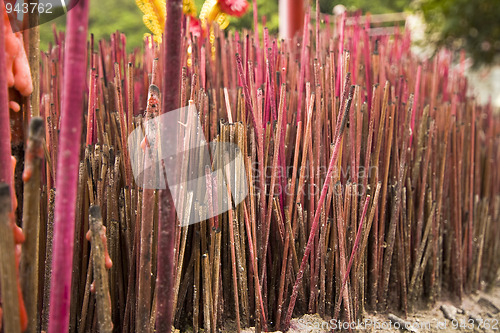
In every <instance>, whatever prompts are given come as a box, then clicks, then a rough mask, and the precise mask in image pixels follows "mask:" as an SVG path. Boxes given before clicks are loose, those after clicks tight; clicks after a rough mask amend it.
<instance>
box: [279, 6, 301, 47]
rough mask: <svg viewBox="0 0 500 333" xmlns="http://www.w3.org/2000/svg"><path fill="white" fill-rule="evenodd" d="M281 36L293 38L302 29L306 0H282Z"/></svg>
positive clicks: (280, 9)
mask: <svg viewBox="0 0 500 333" xmlns="http://www.w3.org/2000/svg"><path fill="white" fill-rule="evenodd" d="M279 11H280V37H281V38H293V36H294V35H295V34H296V33H300V32H301V31H302V25H303V24H304V0H280V2H279Z"/></svg>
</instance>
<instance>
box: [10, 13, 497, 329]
mask: <svg viewBox="0 0 500 333" xmlns="http://www.w3.org/2000/svg"><path fill="white" fill-rule="evenodd" d="M311 16H314V15H311V13H310V12H307V14H306V15H305V18H304V20H305V24H304V30H303V33H302V34H301V36H297V37H295V38H294V39H293V40H279V39H277V37H276V36H273V35H271V34H269V33H268V31H267V29H266V28H264V29H263V34H262V35H261V36H259V34H258V33H257V30H255V32H251V31H243V32H232V31H229V32H223V31H220V30H219V29H217V27H215V26H214V27H213V28H212V29H211V33H210V34H209V36H208V37H207V38H200V39H198V38H193V37H192V36H191V35H190V34H189V33H188V32H187V31H188V29H185V28H183V30H182V35H181V36H180V41H181V42H180V49H181V54H180V62H181V63H180V67H178V68H177V67H175V68H174V69H172V68H171V67H169V66H171V63H170V62H169V63H164V57H163V55H164V52H165V51H164V50H163V48H162V47H161V46H160V45H157V44H156V43H155V41H154V40H153V38H147V39H146V40H145V43H144V48H143V49H142V50H135V51H133V52H131V53H129V52H127V51H126V37H125V36H124V35H123V34H120V33H119V32H117V33H115V34H113V35H111V36H110V39H109V40H102V41H99V42H96V41H94V40H93V38H91V39H90V42H89V43H88V50H87V55H88V56H87V63H88V66H87V68H86V69H85V70H86V77H87V79H86V88H85V89H84V90H85V98H84V110H83V113H84V120H85V124H84V125H83V126H82V127H83V129H82V136H81V148H80V164H79V179H78V184H77V188H76V189H75V191H76V192H75V193H76V201H75V205H76V211H75V229H74V246H73V260H72V263H73V266H72V275H71V290H68V292H69V293H70V295H68V297H69V299H70V305H69V308H68V309H67V311H69V327H70V332H89V331H97V330H98V329H99V330H102V331H111V330H113V331H120V332H148V331H152V330H153V329H154V328H155V327H158V325H159V323H157V322H156V318H157V311H169V310H168V309H172V311H173V317H172V318H173V323H172V324H173V326H174V327H175V328H178V329H180V330H181V331H184V330H187V329H190V330H193V331H195V332H198V331H200V330H202V329H203V330H205V331H209V332H218V331H219V330H223V331H228V332H229V331H238V332H239V331H240V330H241V329H242V328H244V327H249V326H255V327H256V330H257V331H269V330H286V329H288V328H289V325H290V320H291V319H292V318H293V317H298V316H301V315H302V314H304V313H318V314H319V315H320V316H321V317H323V318H325V319H331V318H335V319H343V320H346V321H354V320H357V319H361V318H362V317H363V316H364V315H365V313H367V312H371V311H382V312H383V311H389V310H391V311H398V310H399V311H401V312H403V313H404V314H405V315H406V314H407V313H409V312H410V311H412V309H413V307H414V304H416V303H417V300H418V301H424V302H428V303H430V304H432V303H433V302H435V301H436V300H438V299H440V298H441V297H443V295H447V297H450V295H451V296H452V297H457V298H461V297H462V296H463V295H464V294H465V293H470V292H472V291H474V290H477V289H478V288H481V286H482V285H483V283H484V282H485V283H491V282H493V281H495V279H496V278H497V271H498V268H499V267H500V259H499V258H500V242H499V241H498V240H499V239H500V174H499V173H498V167H495V165H497V164H498V163H500V148H499V147H500V136H499V134H500V117H499V114H498V113H496V114H495V113H494V112H493V109H492V107H491V105H486V106H483V105H479V104H477V103H476V102H475V100H474V98H473V97H471V96H469V95H468V94H467V80H466V78H465V76H464V72H463V63H459V64H458V65H456V66H455V65H453V64H454V63H455V62H454V61H455V58H454V55H453V54H451V53H449V52H447V51H442V52H440V53H438V54H437V55H436V56H435V57H434V58H432V59H425V60H422V59H419V58H417V57H416V56H415V55H414V54H412V52H411V49H410V45H411V41H410V37H409V32H408V31H403V32H400V31H399V30H398V29H396V32H395V34H394V35H378V36H374V35H371V33H370V23H369V19H367V21H366V23H365V24H364V25H361V24H353V25H348V26H346V24H345V22H346V15H345V14H344V15H343V16H342V17H340V18H339V20H337V21H335V24H334V25H331V24H330V23H325V22H323V21H318V20H316V21H314V20H311V19H310V18H311ZM317 17H320V16H319V15H318V16H317ZM326 22H330V20H326ZM255 28H256V29H257V27H255ZM64 44H65V36H64V35H63V34H62V33H57V32H55V33H54V43H53V44H52V45H51V46H50V47H49V50H48V51H47V52H43V53H42V54H41V56H40V61H41V64H40V97H41V103H40V115H41V117H42V119H43V121H44V123H45V134H44V140H43V142H42V143H41V144H42V145H43V150H44V159H43V161H40V162H39V163H38V164H35V165H36V168H37V170H38V172H37V173H36V175H37V176H36V179H37V182H39V184H40V186H33V185H31V186H25V187H24V198H25V200H34V199H33V193H31V192H33V191H40V195H39V196H37V197H39V198H40V200H39V204H35V205H34V206H33V205H31V206H30V205H24V208H23V212H22V214H23V215H27V214H33V212H35V214H36V215H37V216H38V219H39V228H33V227H31V228H28V226H26V228H25V232H26V233H33V232H36V233H38V236H37V238H38V239H39V242H38V244H36V246H35V249H31V250H29V251H30V252H29V253H31V255H32V256H34V258H31V259H32V262H33V265H34V266H33V267H32V269H34V270H35V271H36V272H37V275H36V276H37V280H36V282H37V284H38V286H37V289H36V290H34V291H33V292H34V293H36V294H38V298H35V299H37V302H38V306H37V307H36V308H33V309H34V310H32V311H35V312H34V313H33V312H31V313H29V314H28V315H29V316H34V317H35V318H36V319H35V320H36V322H37V323H38V324H37V325H36V330H43V331H46V330H47V328H48V327H49V316H48V314H49V307H50V305H51V304H49V303H50V302H53V301H54V298H52V297H51V295H52V294H53V293H54V292H55V291H54V290H53V289H54V288H57V284H54V283H52V284H51V281H58V279H59V278H58V276H55V274H56V273H57V272H55V271H51V263H52V260H53V256H54V257H55V256H56V253H55V252H54V251H55V250H56V249H54V251H52V244H53V232H54V215H55V213H56V218H57V214H58V211H57V210H56V208H55V204H57V203H56V201H55V197H56V196H57V194H56V193H57V191H64V189H62V188H56V187H55V180H56V179H57V177H58V175H59V174H60V173H61V172H64V168H65V165H63V164H62V163H59V162H58V161H59V160H60V159H61V158H65V157H64V156H58V153H57V152H58V146H59V145H61V144H64V140H67V138H66V137H65V135H68V134H67V131H66V132H65V130H64V128H61V127H62V126H65V124H64V123H61V122H60V117H61V113H62V112H63V110H64V106H65V105H64V104H63V105H62V108H61V100H62V99H64V98H66V99H67V98H68V96H67V95H65V94H66V92H67V90H66V85H70V84H71V83H69V82H67V77H63V66H65V65H67V64H63V59H64V49H65V48H64ZM462 61H463V60H462ZM165 69H167V70H166V71H165V72H164V70H165ZM80 70H82V68H80ZM175 70H178V73H180V78H181V82H180V86H179V87H178V91H179V92H178V94H177V96H174V98H177V99H178V105H179V106H181V107H183V106H188V107H189V110H194V109H196V110H197V114H198V116H199V119H200V129H202V131H194V132H190V133H189V134H186V133H187V131H188V128H189V126H186V127H185V128H186V129H185V132H184V133H179V137H182V138H186V137H187V138H191V139H192V140H197V139H201V138H202V136H204V138H205V140H206V141H209V142H226V143H227V142H229V143H233V144H234V145H236V146H237V147H238V148H239V152H241V155H242V156H243V163H244V165H243V166H244V167H242V168H237V167H234V166H232V168H233V169H231V167H228V168H227V170H226V171H225V172H226V173H227V175H226V176H227V177H232V176H231V175H236V174H238V173H239V174H240V175H243V177H245V179H246V185H245V186H246V191H247V193H248V195H247V196H246V197H245V198H244V200H243V201H241V202H239V203H237V204H234V203H231V198H232V197H234V194H235V193H234V192H235V191H237V190H238V188H237V189H235V188H230V186H227V187H225V185H224V186H221V184H220V180H221V179H217V177H216V178H214V177H212V176H211V173H212V172H213V171H214V170H211V168H212V166H210V165H202V164H201V162H200V165H199V171H201V172H202V174H204V175H206V177H205V179H204V180H203V181H199V182H198V184H197V186H198V187H197V189H198V190H197V191H194V192H190V193H185V194H184V195H185V198H184V199H183V201H182V202H183V204H182V206H181V208H182V210H183V212H180V211H179V207H178V206H176V208H177V220H176V221H173V220H169V221H166V222H165V221H163V220H162V219H165V216H164V215H163V214H159V212H160V211H162V209H163V208H164V207H162V205H163V202H164V201H163V200H161V198H160V197H161V196H160V195H159V192H160V191H159V190H156V189H151V188H143V187H142V184H141V183H140V182H137V181H136V178H135V177H134V173H133V170H134V165H133V163H134V162H133V161H132V160H131V156H130V152H129V151H128V149H127V147H129V146H130V144H129V142H128V141H127V140H128V137H129V135H130V134H131V133H133V131H134V130H146V129H145V128H146V125H145V124H146V122H147V121H148V120H149V119H151V118H152V117H153V118H154V115H155V112H159V113H162V110H157V109H155V108H160V109H161V108H162V107H163V106H162V104H161V103H160V104H159V105H157V104H155V103H153V102H152V100H154V101H161V95H162V94H165V93H167V90H168V89H171V88H172V87H171V85H172V82H168V81H165V80H162V79H161V73H166V72H170V73H174V74H175ZM174 76H175V75H174ZM151 85H155V86H157V87H158V88H159V94H160V96H154V92H155V91H156V90H154V89H153V90H151V87H152V86H151ZM174 91H176V90H174ZM63 92H64V94H63ZM148 92H149V93H150V94H151V92H153V97H155V98H154V99H151V95H150V97H149V98H148ZM66 99H65V100H66ZM171 104H172V103H171ZM174 104H175V103H174ZM154 110H156V111H154ZM163 111H169V110H163ZM75 114H77V113H75ZM189 114H191V113H190V112H186V113H183V114H181V118H179V121H180V122H181V123H184V124H188V123H189V121H190V119H189ZM37 121H39V120H37ZM65 133H66V134H65ZM160 135H161V133H160ZM188 140H189V139H188ZM148 144H149V143H148ZM185 144H186V142H184V141H182V140H181V141H179V145H180V146H181V147H178V149H181V150H182V148H183V147H185ZM28 151H29V147H28ZM199 154H202V152H201V151H200V152H199ZM211 154H213V152H211ZM183 156H184V158H185V159H188V160H189V163H198V161H202V160H203V159H204V157H203V156H201V155H198V151H197V150H193V151H191V152H190V153H189V154H184V155H183ZM213 156H215V155H213ZM213 156H212V157H213ZM213 158H214V159H215V157H213ZM193 161H194V162H193ZM219 162H220V161H219ZM141 163H142V162H141ZM179 163H187V161H181V162H179ZM213 164H214V165H216V164H217V163H215V162H214V163H213ZM56 166H57V168H56ZM178 166H179V168H178V170H177V171H176V172H177V174H178V176H179V177H181V178H180V179H187V178H186V177H191V175H189V174H187V173H188V169H186V168H183V167H182V166H183V164H179V165H178ZM27 167H28V166H27ZM182 177H184V178H182ZM228 183H229V182H228ZM239 190H241V189H239ZM224 191H226V192H227V196H226V197H227V198H229V201H230V202H229V205H228V207H229V209H228V210H227V211H225V212H224V213H222V214H220V215H215V214H207V212H206V210H208V211H210V212H216V211H217V210H218V207H220V206H221V205H222V204H223V203H222V201H221V199H220V198H221V196H222V193H221V192H224ZM231 191H233V192H231ZM30 194H31V196H30ZM29 198H32V199H29ZM34 202H35V203H37V201H34ZM206 203H208V204H206ZM20 206H21V207H23V205H20ZM207 207H208V208H207ZM184 211H185V212H187V214H193V216H200V217H201V216H208V215H210V217H209V218H208V219H206V220H203V221H201V222H199V223H195V224H191V225H188V226H186V225H183V224H182V221H180V219H179V217H180V216H184V215H182V214H183V213H184ZM2 214H3V212H2ZM2 216H3V215H2ZM161 223H175V225H176V228H175V244H174V247H175V251H174V254H173V258H170V259H171V260H173V263H174V277H173V279H174V288H173V293H172V294H173V297H172V298H171V299H167V300H165V299H159V296H158V297H157V294H158V288H157V283H156V276H157V272H158V271H159V268H162V267H163V266H162V265H164V264H165V262H166V260H167V258H165V257H164V256H159V255H158V253H159V248H158V243H159V241H158V239H159V233H158V226H159V225H160V224H161ZM102 226H104V227H105V228H102ZM88 230H91V233H90V234H89V236H88V238H89V239H90V241H91V243H89V242H88V241H87V239H86V238H85V235H86V233H87V231H88ZM98 234H100V235H101V236H102V237H98ZM26 236H27V237H30V235H26ZM31 237H33V236H31ZM106 244H107V245H106ZM32 246H33V245H32ZM2 251H3V249H2ZM23 251H24V250H23ZM26 251H28V250H26ZM107 251H108V252H109V258H108V257H107V256H108V255H107ZM34 259H37V260H34ZM111 262H112V266H111ZM110 266H111V268H110ZM158 267H159V268H158ZM167 271H168V270H167ZM25 274H27V273H26V272H25V271H21V280H23V279H27V278H29V277H28V275H25ZM3 281H4V280H2V283H3ZM51 285H52V287H51ZM2 294H4V292H3V291H2ZM160 302H161V303H162V306H161V307H160V306H159V305H158V304H159V303H160ZM8 304H9V303H6V302H5V301H4V303H3V305H4V307H5V306H6V305H7V306H8ZM165 304H167V305H169V306H167V307H165ZM166 309H167V310H166ZM10 310H11V312H10V313H12V311H13V310H12V309H10ZM65 311H66V310H65ZM53 315H56V314H51V319H50V320H52V316H53ZM169 329H170V328H169Z"/></svg>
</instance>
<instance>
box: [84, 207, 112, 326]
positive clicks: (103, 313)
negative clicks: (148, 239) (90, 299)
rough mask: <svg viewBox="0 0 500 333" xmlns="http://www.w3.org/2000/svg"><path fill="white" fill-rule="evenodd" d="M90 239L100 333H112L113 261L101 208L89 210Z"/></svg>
mask: <svg viewBox="0 0 500 333" xmlns="http://www.w3.org/2000/svg"><path fill="white" fill-rule="evenodd" d="M89 214H90V217H89V220H90V222H89V224H90V232H89V233H90V237H89V238H90V239H91V243H92V255H93V266H94V283H93V286H94V289H95V294H96V303H97V306H96V307H97V317H98V319H97V320H98V325H99V331H100V332H112V331H113V323H112V322H111V299H110V296H109V289H108V285H109V283H108V273H107V271H106V269H109V268H111V261H110V259H109V256H108V254H107V248H106V236H105V233H106V228H105V227H104V226H103V225H102V216H101V211H100V208H99V206H92V207H90V209H89Z"/></svg>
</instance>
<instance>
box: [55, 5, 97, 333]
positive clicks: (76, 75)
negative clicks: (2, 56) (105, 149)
mask: <svg viewBox="0 0 500 333" xmlns="http://www.w3.org/2000/svg"><path fill="white" fill-rule="evenodd" d="M88 9H89V1H88V0H80V1H79V2H78V3H77V5H76V6H75V7H73V8H72V9H71V10H70V11H69V12H68V18H67V23H66V26H67V32H66V50H65V52H64V54H65V59H64V79H65V84H64V94H63V96H62V110H61V134H60V138H61V140H60V144H59V153H58V156H59V157H58V160H57V162H58V163H57V170H58V171H57V177H56V188H57V192H56V199H55V220H54V241H53V249H52V253H53V260H52V279H51V281H50V290H51V294H50V308H49V332H67V331H68V327H69V310H70V295H71V293H70V290H71V273H72V267H73V241H74V232H75V210H76V194H77V186H78V169H79V165H80V147H81V144H80V141H81V140H80V139H81V130H82V113H83V90H84V87H85V73H86V69H87V63H86V55H87V28H88Z"/></svg>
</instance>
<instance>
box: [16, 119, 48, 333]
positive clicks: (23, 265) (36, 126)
mask: <svg viewBox="0 0 500 333" xmlns="http://www.w3.org/2000/svg"><path fill="white" fill-rule="evenodd" d="M43 135H44V124H43V120H42V118H40V117H34V118H32V119H31V122H30V128H29V136H28V147H27V149H26V157H25V167H24V172H23V181H24V202H23V205H24V207H23V229H24V233H25V235H26V239H25V241H24V244H23V251H22V253H21V260H20V264H19V274H20V277H21V288H22V291H23V299H24V301H25V302H26V304H27V305H28V306H27V308H26V312H27V315H28V328H27V330H28V331H29V332H35V331H36V325H37V319H36V318H37V305H38V269H39V265H38V258H39V255H38V251H39V230H40V183H41V166H42V158H43V148H42V144H43Z"/></svg>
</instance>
